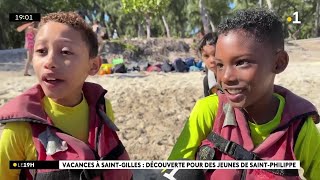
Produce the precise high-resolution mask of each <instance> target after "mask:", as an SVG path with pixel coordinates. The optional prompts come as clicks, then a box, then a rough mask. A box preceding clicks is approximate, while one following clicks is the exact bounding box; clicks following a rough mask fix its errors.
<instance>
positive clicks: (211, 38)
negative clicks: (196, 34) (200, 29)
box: [198, 32, 218, 54]
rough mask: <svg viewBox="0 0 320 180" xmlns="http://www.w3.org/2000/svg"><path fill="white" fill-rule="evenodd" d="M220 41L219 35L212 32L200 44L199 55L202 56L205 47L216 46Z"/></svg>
mask: <svg viewBox="0 0 320 180" xmlns="http://www.w3.org/2000/svg"><path fill="white" fill-rule="evenodd" d="M217 40H218V35H217V33H214V32H210V33H207V34H205V35H204V36H203V38H202V39H201V40H200V41H199V43H198V53H199V54H201V51H202V49H203V47H204V46H206V45H212V46H215V45H216V43H217Z"/></svg>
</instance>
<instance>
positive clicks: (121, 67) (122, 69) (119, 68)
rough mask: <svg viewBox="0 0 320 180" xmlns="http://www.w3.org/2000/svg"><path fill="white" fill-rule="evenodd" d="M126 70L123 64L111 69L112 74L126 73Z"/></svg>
mask: <svg viewBox="0 0 320 180" xmlns="http://www.w3.org/2000/svg"><path fill="white" fill-rule="evenodd" d="M126 72H127V68H126V66H125V65H124V64H123V63H120V64H117V65H115V66H114V68H113V73H126Z"/></svg>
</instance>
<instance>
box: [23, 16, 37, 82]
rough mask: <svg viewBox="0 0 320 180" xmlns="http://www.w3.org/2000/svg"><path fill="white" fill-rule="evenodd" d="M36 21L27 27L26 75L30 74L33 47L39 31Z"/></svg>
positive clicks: (25, 46)
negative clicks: (35, 25)
mask: <svg viewBox="0 0 320 180" xmlns="http://www.w3.org/2000/svg"><path fill="white" fill-rule="evenodd" d="M34 24H35V23H34V22H32V23H31V24H30V25H29V26H28V27H27V28H26V29H25V36H24V37H25V38H24V39H25V45H24V48H25V49H26V50H27V61H26V64H25V67H24V76H30V74H29V67H30V64H31V62H32V58H33V47H34V39H35V36H36V33H37V29H36V28H35V27H34Z"/></svg>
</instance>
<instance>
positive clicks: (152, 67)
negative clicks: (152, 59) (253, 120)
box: [147, 65, 161, 72]
mask: <svg viewBox="0 0 320 180" xmlns="http://www.w3.org/2000/svg"><path fill="white" fill-rule="evenodd" d="M147 71H148V72H160V71H161V68H159V66H157V65H151V66H149V67H148V68H147Z"/></svg>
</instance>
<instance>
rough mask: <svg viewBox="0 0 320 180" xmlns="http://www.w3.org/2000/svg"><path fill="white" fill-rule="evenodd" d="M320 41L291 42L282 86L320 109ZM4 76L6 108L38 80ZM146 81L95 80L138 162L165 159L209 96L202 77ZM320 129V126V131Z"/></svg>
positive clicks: (0, 81) (1, 93) (1, 94)
mask: <svg viewBox="0 0 320 180" xmlns="http://www.w3.org/2000/svg"><path fill="white" fill-rule="evenodd" d="M319 45H320V39H319V38H318V39H313V40H300V41H291V42H290V43H289V45H288V46H287V47H286V50H287V51H288V53H289V56H290V63H289V66H288V67H287V69H286V70H285V71H284V72H283V73H281V74H280V75H278V76H277V77H276V81H275V82H276V84H279V85H282V86H284V87H286V88H288V89H290V90H292V91H293V92H294V93H296V94H297V95H300V96H302V97H304V98H306V99H307V100H309V101H311V102H312V103H314V105H315V106H316V107H317V108H318V109H320V97H319V87H320V46H319ZM21 75H22V73H21V72H15V71H7V72H0V106H1V105H2V104H3V103H5V102H6V101H8V100H9V99H11V98H13V97H15V96H16V95H18V94H20V93H22V92H23V91H24V90H26V89H28V88H30V87H31V86H32V85H34V84H35V83H36V82H37V80H36V78H35V76H31V77H24V76H21ZM139 76H143V77H126V75H112V76H107V75H105V76H98V75H96V76H94V77H90V78H89V79H88V81H89V82H95V83H98V84H100V85H102V86H103V87H104V88H106V89H107V90H108V93H107V98H108V99H110V100H111V103H112V105H113V110H114V113H115V118H116V121H115V122H116V125H117V126H118V127H119V129H120V131H119V132H118V134H119V136H120V139H121V140H122V142H123V144H124V145H125V147H126V149H127V151H128V152H129V154H130V156H131V158H132V159H134V160H143V159H145V160H165V159H166V158H167V157H168V156H169V153H170V151H171V149H172V147H173V145H174V143H175V142H176V139H177V138H178V136H179V134H180V132H181V130H182V128H183V126H184V124H185V122H186V120H187V118H188V116H189V114H190V112H191V110H192V108H193V106H194V104H195V102H196V101H197V100H198V99H200V98H202V97H203V86H202V79H203V77H204V74H203V73H201V72H192V73H151V74H143V73H140V74H139ZM319 128H320V127H319Z"/></svg>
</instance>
